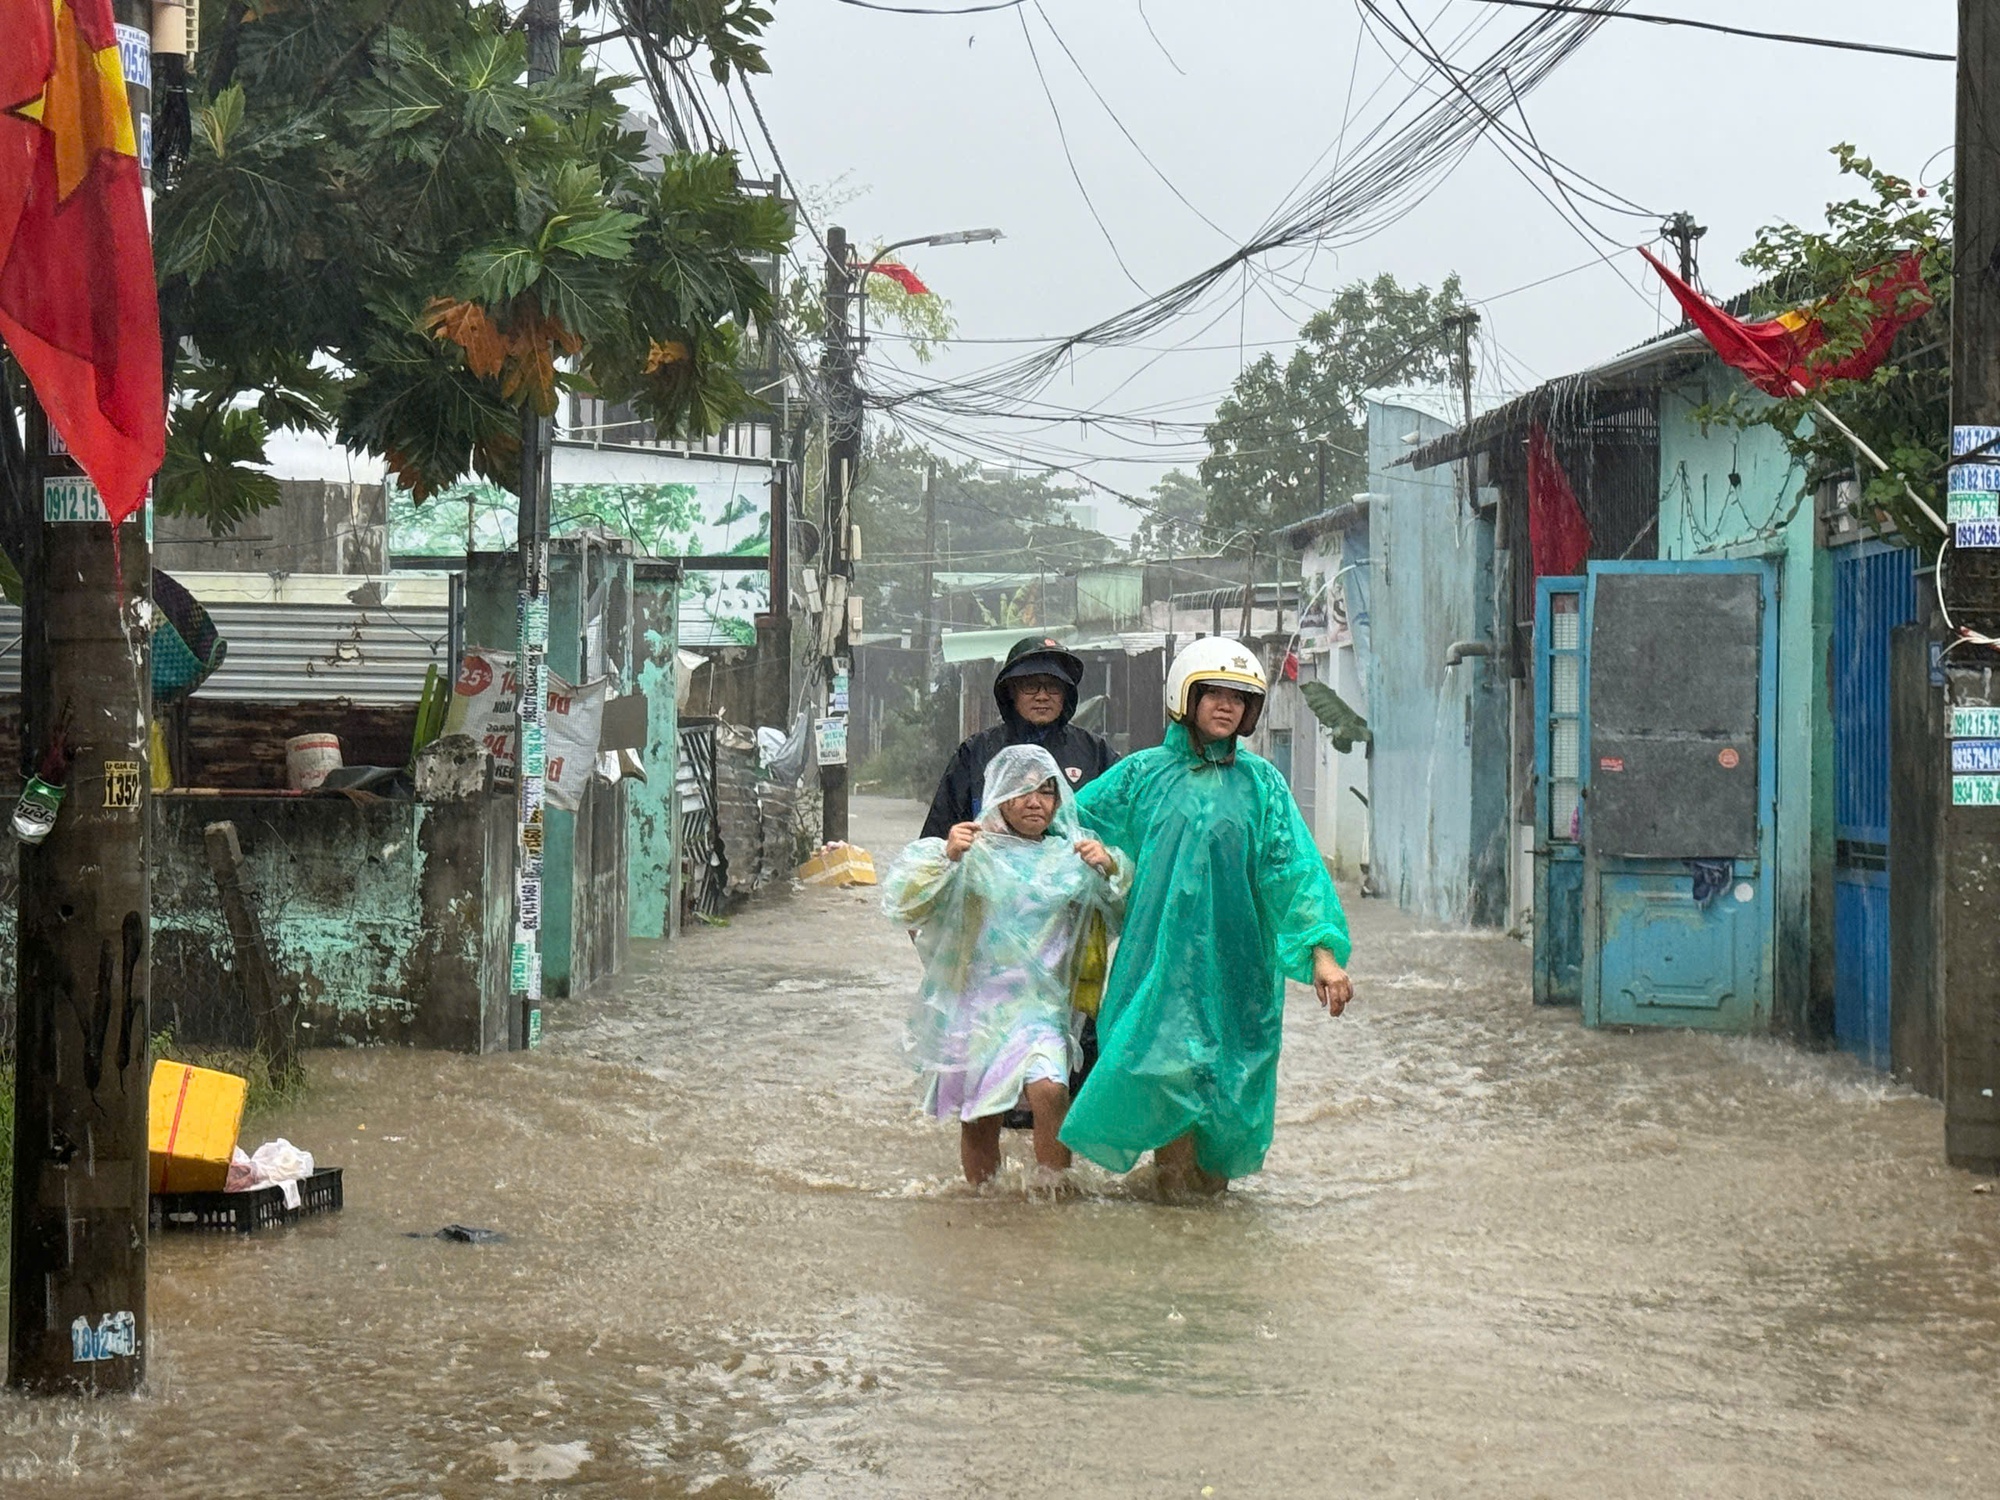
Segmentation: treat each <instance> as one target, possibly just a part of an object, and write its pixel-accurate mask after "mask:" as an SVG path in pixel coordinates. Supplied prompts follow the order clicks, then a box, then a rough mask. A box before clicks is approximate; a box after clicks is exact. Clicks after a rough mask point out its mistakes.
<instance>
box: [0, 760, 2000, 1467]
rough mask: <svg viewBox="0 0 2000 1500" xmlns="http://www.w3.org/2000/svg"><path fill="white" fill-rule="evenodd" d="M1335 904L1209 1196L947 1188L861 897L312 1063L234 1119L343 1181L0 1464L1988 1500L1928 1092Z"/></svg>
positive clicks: (647, 957) (861, 810)
mask: <svg viewBox="0 0 2000 1500" xmlns="http://www.w3.org/2000/svg"><path fill="white" fill-rule="evenodd" d="M856 818H857V830H856V831H857V837H858V838H860V839H862V840H863V841H864V842H869V843H870V844H871V846H872V847H873V848H874V849H875V851H876V855H877V859H878V862H882V861H885V860H886V858H887V857H888V855H889V854H890V853H891V852H892V851H893V849H894V848H895V847H896V845H897V844H898V843H899V842H900V841H901V840H902V839H903V838H907V837H909V836H910V835H911V834H912V833H913V831H914V829H915V826H916V822H917V819H918V809H917V808H916V807H915V806H914V805H911V804H901V803H888V802H881V801H872V802H871V801H869V800H867V799H858V800H857V803H856ZM1352 914H1353V918H1354V926H1355V936H1356V945H1355V958H1354V964H1353V971H1354V974H1355V978H1356V982H1357V987H1358V992H1359V998H1358V1000H1357V1002H1356V1004H1355V1006H1354V1007H1353V1008H1352V1009H1351V1010H1350V1012H1349V1015H1348V1017H1347V1018H1346V1019H1344V1020H1341V1021H1337V1022H1330V1021H1328V1020H1326V1019H1325V1018H1324V1017H1323V1016H1322V1015H1321V1014H1320V1013H1319V1011H1318V1009H1317V1007H1316V1006H1315V1005H1314V1004H1313V1003H1312V1000H1311V998H1310V996H1309V995H1308V994H1307V993H1306V992H1305V991H1303V990H1298V989H1294V991H1293V995H1292V1001H1291V1007H1290V1010H1289V1013H1288V1016H1287V1027H1288V1031H1287V1036H1286V1043H1285V1054H1284V1069H1283V1075H1282V1080H1281V1089H1280V1098H1279V1123H1278V1134H1277V1143H1276V1146H1275V1149H1274V1150H1273V1152H1272V1154H1271V1157H1270V1163H1269V1166H1268V1169H1267V1170H1266V1171H1265V1172H1264V1174H1263V1175H1262V1176H1260V1177H1257V1178H1254V1179H1251V1180H1249V1181H1247V1182H1245V1183H1242V1184H1239V1185H1238V1186H1237V1187H1235V1188H1233V1189H1232V1190H1231V1191H1230V1193H1229V1194H1228V1196H1227V1197H1226V1199H1225V1200H1224V1201H1222V1202H1220V1203H1219V1204H1216V1205H1212V1206H1203V1207H1167V1206H1163V1205H1160V1204H1158V1203H1155V1202H1153V1201H1150V1200H1149V1199H1148V1198H1147V1197H1146V1196H1145V1194H1144V1192H1143V1184H1138V1185H1133V1186H1128V1185H1126V1184H1124V1183H1121V1182H1119V1181H1117V1180H1115V1179H1111V1178H1109V1177H1107V1176H1105V1175H1104V1174H1102V1173H1099V1172H1097V1171H1096V1170H1095V1169H1094V1168H1090V1167H1087V1166H1086V1167H1084V1168H1082V1169H1080V1171H1079V1173H1078V1175H1079V1176H1080V1177H1081V1178H1082V1179H1083V1186H1084V1191H1083V1193H1082V1194H1081V1195H1080V1196H1079V1197H1078V1198H1077V1199H1075V1200H1073V1201H1067V1202H1061V1203H1050V1202H1047V1201H1042V1200H1038V1199H1036V1198H1035V1197H1033V1196H1031V1195H1030V1194H1029V1193H1028V1192H1027V1191H1026V1190H1025V1188H1024V1187H1023V1186H1022V1182H1023V1177H1022V1174H1021V1172H1020V1168H1019V1162H1020V1161H1021V1160H1022V1159H1023V1158H1024V1157H1025V1154H1026V1142H1025V1140H1024V1139H1019V1138H1015V1139H1011V1140H1010V1142H1009V1147H1008V1149H1009V1152H1010V1167H1009V1169H1008V1172H1007V1173H1006V1174H1005V1175H1004V1176H1003V1179H1002V1181H1001V1184H1000V1185H999V1186H998V1187H997V1188H996V1189H995V1190H992V1191H989V1192H988V1193H986V1194H984V1195H973V1194H971V1193H970V1192H969V1191H968V1190H967V1189H965V1188H964V1187H963V1186H961V1185H959V1183H958V1170H957V1142H956V1133H955V1132H953V1131H951V1130H950V1129H948V1128H945V1127H939V1126H935V1125H929V1124H926V1123H925V1122H923V1121H921V1120H920V1119H918V1118H917V1117H916V1115H915V1113H914V1108H913V1101H914V1098H915V1091H914V1087H913V1084H912V1082H911V1080H910V1078H909V1077H908V1076H907V1075H906V1074H905V1072H904V1070H903V1066H902V1064H901V1061H900V1057H899V1053H898V1048H897V1037H898V1033H899V1029H900V1025H901V1020H902V1016H903V1014H904V1010H905V1007H906V1005H907V1003H908V998H909V996H910V994H911V992H912V986H913V983H914V979H915V975H916V965H915V960H914V955H913V954H912V952H911V949H910V946H909V943H908V941H907V940H906V939H905V938H904V937H903V936H902V935H901V934H900V933H898V932H897V931H895V930H893V929H892V928H890V927H889V925H888V924H887V923H885V922H884V921H883V920H882V919H881V918H880V917H879V916H878V915H877V913H876V911H875V906H874V896H873V893H872V892H860V891H855V892H826V891H809V892H801V893H797V894H793V895H789V896H780V897H777V898H775V899H772V900H769V901H767V902H765V903H763V904H761V905H759V906H757V907H755V908H753V909H751V910H750V911H749V912H747V913H745V914H742V915H740V916H738V917H737V918H735V919H734V920H733V921H732V922H731V923H730V925H728V926H727V927H726V928H720V929H705V928H697V929H695V930H693V931H691V932H690V933H689V934H688V936H687V938H686V940H685V941H684V942H683V943H682V944H681V945H680V946H678V947H677V948H675V949H673V950H661V949H651V950H646V951H643V952H639V953H635V955H634V959H633V963H632V965H631V968H630V969H629V970H628V972H627V974H626V975H625V976H624V977H623V979H622V980H621V981H620V982H619V983H618V984H617V985H616V986H615V987H612V988H608V989H607V991H606V992H605V993H604V994H603V995H602V996H601V997H599V998H595V999H592V1000H589V1001H585V1002H581V1003H579V1004H576V1005H570V1006H564V1005H556V1006H553V1007H551V1010H550V1029H549V1036H548V1040H547V1044H546V1045H545V1047H544V1048H543V1049H542V1050H541V1051H539V1052H537V1053H533V1054H515V1055H511V1056H501V1057H490V1058H483V1059H481V1058H469V1057H458V1056H443V1055H437V1054H423V1053H410V1052H400V1051H366V1052H363V1051H349V1052H340V1053H329V1054H322V1055H319V1056H317V1057H315V1058H314V1060H313V1063H312V1079H313V1085H312V1090H311V1092H310V1094H309V1095H308V1097H307V1099H306V1101H305V1102H304V1103H303V1104H302V1105H300V1106H299V1107H298V1108H297V1110H296V1111H294V1112H293V1113H291V1114H289V1115H288V1116H287V1117H286V1118H285V1119H283V1120H282V1121H277V1122H262V1123H260V1125H259V1126H257V1127H253V1129H255V1128H267V1129H268V1133H270V1134H278V1133H283V1134H286V1135H288V1136H290V1137H291V1138H292V1139H293V1140H295V1141H298V1142H299V1143H300V1144H302V1145H305V1146H307V1147H308V1148H309V1149H312V1150H313V1151H315V1152H316V1153H317V1154H318V1155H319V1157H320V1159H321V1160H322V1161H323V1162H325V1163H327V1164H330V1165H339V1166H342V1167H344V1168H345V1169H346V1188H347V1203H348V1206H347V1208H346V1210H345V1212H344V1213H342V1214H339V1215H336V1216H333V1217H331V1218H328V1219H324V1220H319V1221H311V1222H307V1223H305V1224H303V1225H301V1226H300V1227H298V1228H296V1229H295V1230H292V1231H290V1232H284V1233H278V1234H275V1235H270V1236H267V1237H262V1238H254V1239H246V1240H242V1241H225V1240H219V1239H218V1240H198V1239H189V1238H172V1239H165V1240H157V1239H156V1240H155V1242H154V1253H153V1283H152V1340H153V1344H152V1367H151V1368H152V1391H151V1393H150V1394H149V1395H148V1396H146V1397H145V1398H143V1399H140V1400H137V1401H132V1402H123V1401H107V1402H104V1403H102V1404H100V1405H97V1406H93V1407H88V1408H84V1407H78V1406H75V1405H72V1404H43V1405H34V1406H31V1405H27V1404H24V1403H22V1402H20V1401H18V1400H15V1399H13V1398H6V1399H5V1400H4V1401H0V1495H5V1496H7V1497H10V1500H11V1497H15V1496H20V1497H29V1496H55V1495H85V1494H88V1495H91V1496H167V1497H174V1496H189V1497H193V1496H204V1497H212V1496H253V1495H256V1496H261V1495H266V1494H279V1493H282V1494H298V1495H310V1496H329V1497H331V1496H432V1495H435V1496H447V1497H460V1496H478V1495H488V1494H522V1495H535V1494H561V1495H579V1496H627V1495H654V1494H658V1495H669V1496H672V1495H705V1496H711V1497H717V1500H723V1497H749V1496H772V1497H821V1496H824V1497H835V1496H838V1497H851V1496H913V1497H914V1496H924V1497H935V1496H958V1495H965V1496H986V1495H1007V1496H1020V1497H1030V1496H1042V1495H1068V1494H1077V1495H1092V1496H1190V1497H1194V1496H1204V1495H1214V1496H1222V1497H1228V1496H1291V1495H1328V1496H1412V1497H1418V1496H1439V1495H1457V1494H1466V1495H1472V1494H1479V1495H1507V1496H1524V1497H1526V1496H1546V1497H1552V1500H1553V1497H1569V1496H1576V1497H1585V1496H1588V1497H1607V1496H1627V1495H1630V1496H1690V1497H1694V1496H1703V1497H1712V1496H1729V1497H1735V1496H1814V1497H1835V1496H1854V1497H1863V1496H1866V1497H1871V1500H1872V1497H1879V1496H1884V1495H1896V1496H1946V1495H1952V1496H1957V1495H1968V1496H1971V1495H1979V1496H1990V1495H1993V1494H1995V1493H2000V1379H1996V1375H1997V1374H2000V1196H1996V1195H1994V1194H1991V1193H1987V1192H1984V1191H1978V1190H1977V1189H1978V1188H1979V1187H1981V1186H1983V1184H1978V1183H1977V1182H1976V1180H1975V1179H1973V1178H1970V1177H1967V1176H1965V1175H1963V1174H1959V1173H1955V1172H1952V1171H1949V1170H1947V1169H1946V1168H1945V1167H1944V1166H1943V1165H1942V1146H1941V1134H1942V1116H1941V1113H1940V1111H1939V1109H1938V1108H1937V1107H1936V1106H1935V1105H1933V1104H1932V1103H1930V1102H1929V1101H1926V1100H1922V1099H1919V1098H1916V1097H1914V1096H1911V1095H1908V1094H1906V1093H1904V1092H1903V1091H1901V1090H1899V1089H1897V1088H1894V1087H1891V1086H1889V1085H1888V1084H1886V1083H1884V1082H1883V1081H1881V1080H1880V1079H1879V1078H1877V1077H1876V1076H1874V1075H1871V1074H1867V1073H1865V1072H1863V1071H1862V1070H1860V1069H1858V1068H1856V1067H1854V1066H1852V1065H1851V1064H1849V1063H1848V1062H1846V1061H1845V1060H1843V1059H1840V1058H1832V1057H1817V1056H1811V1055H1807V1054H1804V1053H1801V1052H1799V1051H1797V1050H1795V1049H1792V1048H1790V1047H1787V1046H1784V1045H1781V1044H1778V1043H1775V1042H1765V1041H1745V1040H1723V1039H1712V1038H1704V1037H1697V1036H1688V1035H1677V1034H1645V1035H1624V1034H1603V1033H1591V1032H1586V1031H1584V1030H1582V1029H1581V1027H1580V1026H1579V1025H1578V1023H1577V1018H1576V1016H1575V1014H1574V1013H1573V1012H1567V1011H1540V1012H1538V1011H1536V1010H1535V1009H1534V1008H1533V1007H1531V1006H1530V1004H1529V1003H1528V983H1527V952H1526V950H1525V948H1523V947H1522V946H1521V945H1519V944H1516V943H1513V942H1509V941H1507V940H1505V939H1502V938H1497V937H1490V936H1468V935H1463V934H1456V933H1438V932H1426V931H1419V930H1417V929H1416V928H1415V926H1414V925H1413V924H1412V923H1411V922H1410V921H1409V920H1407V919H1406V918H1403V917H1401V916H1400V915H1399V914H1397V913H1396V912H1394V911H1393V910H1390V909H1388V908H1386V907H1385V906H1384V905H1383V904H1382V903H1380V902H1366V903H1358V904H1356V905H1355V906H1354V908H1353V912H1352ZM453 1222H456V1223H461V1224H468V1225H478V1226H483V1227H491V1228H493V1229H497V1230H499V1231H501V1232H503V1233H504V1234H505V1235H506V1236H507V1239H506V1242H505V1243H502V1244H494V1245H466V1244H456V1243H447V1242H443V1241H440V1240H438V1239H435V1238H430V1237H421V1238H418V1237H410V1236H412V1235H413V1234H415V1235H426V1236H427V1234H428V1232H429V1231H432V1230H435V1229H436V1228H438V1227H439V1226H441V1225H444V1224H447V1223H453Z"/></svg>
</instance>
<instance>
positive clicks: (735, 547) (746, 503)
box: [389, 448, 771, 646]
mask: <svg viewBox="0 0 2000 1500" xmlns="http://www.w3.org/2000/svg"><path fill="white" fill-rule="evenodd" d="M588 456H589V455H588V454H587V453H586V457H588ZM645 457H646V459H647V462H646V463H645V464H644V465H643V468H644V469H645V470H650V471H652V472H653V473H654V474H655V475H656V476H659V475H666V476H671V477H653V478H624V477H613V476H611V475H599V476H587V477H580V478H575V479H571V478H566V477H565V470H571V471H576V470H587V469H588V468H589V467H590V465H589V464H588V463H586V462H584V461H582V460H577V459H569V460H568V461H565V459H566V458H567V455H566V453H565V451H564V450H563V449H561V448H558V450H557V460H558V462H557V466H556V482H555V492H554V499H553V504H552V506H551V511H550V524H549V530H550V533H551V535H554V536H565V535H570V534H573V533H576V532H581V531H610V532H613V533H615V534H617V535H619V536H622V537H625V538H626V539H627V540H629V541H630V542H632V544H633V545H634V546H635V547H636V548H637V549H638V551H639V554H640V555H641V556H644V557H682V558H694V557H699V558H707V559H718V560H719V559H729V558H739V557H740V558H742V559H743V562H744V566H743V568H742V569H741V570H737V569H732V568H729V567H726V566H725V567H720V568H701V569H694V568H690V569H689V570H688V571H687V573H686V574H685V575H684V576H683V578H682V580H681V586H680V636H681V644H682V645H684V646H728V645H749V644H751V643H753V642H754V641H755V640H756V638H757V632H756V623H755V622H756V617H757V616H758V615H760V614H767V613H769V612H770V608H771V575H770V562H769V559H770V555H771V470H770V469H769V468H768V467H766V466H763V465H757V464H725V463H717V462H712V461H704V460H698V459H679V458H676V457H674V456H672V455H658V456H654V455H646V456H645ZM627 467H630V468H633V469H635V470H636V469H638V468H640V467H642V466H640V465H636V464H634V465H628V466H627ZM517 528H518V521H517V510H516V505H515V498H514V495H513V494H512V493H511V492H510V491H508V490H505V489H502V488H501V487H500V486H499V485H496V484H486V483H468V484H459V485H454V486H452V487H451V488H450V489H448V490H445V491H444V492H443V493H441V494H438V495H436V496H434V497H432V498H431V499H429V500H427V501H425V502H424V503H423V504H422V505H418V504H417V503H416V502H415V501H414V500H413V499H411V497H410V496H409V494H408V493H407V492H400V491H393V490H392V491H391V493H390V499H389V551H390V553H391V555H392V556H394V557H397V558H408V559H417V558H424V557H439V558H444V557H451V558H459V557H463V556H464V555H465V553H466V551H467V550H468V548H469V549H470V550H472V551H477V552H505V551H511V550H512V549H513V548H514V546H515V545H516V543H517V540H518V530H517Z"/></svg>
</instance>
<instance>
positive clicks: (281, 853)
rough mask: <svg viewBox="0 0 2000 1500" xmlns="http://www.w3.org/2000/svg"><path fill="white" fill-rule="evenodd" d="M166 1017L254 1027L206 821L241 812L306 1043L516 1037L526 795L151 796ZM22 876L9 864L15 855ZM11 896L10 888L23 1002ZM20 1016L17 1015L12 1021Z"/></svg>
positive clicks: (195, 1029) (263, 909)
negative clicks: (518, 798)
mask: <svg viewBox="0 0 2000 1500" xmlns="http://www.w3.org/2000/svg"><path fill="white" fill-rule="evenodd" d="M152 819H153V827H152V858H153V932H152V942H153V952H152V984H153V1026H154V1029H156V1030H171V1031H172V1032H173V1033H174V1035H175V1038H176V1039H177V1040H179V1041H181V1042H183V1043H186V1044H188V1045H191V1046H230V1047H249V1046H251V1045H252V1044H253V1043H254V1042H255V1039H256V1030H255V1025H254V1021H253V1019H252V1016H251V1014H250V1009H249V1003H248V1000H247V998H246V997H245V995H244V993H243V988H242V986H241V984H240V983H239V982H238V980H237V978H236V974H235V957H234V952H235V950H234V946H233V944H232V943H231V941H230V937H229V929H228V926H227V924H226V923H225V922H224V920H223V915H222V909H221V904H220V900H219V898H218V896H217V894H216V889H215V880H214V876H213V874H212V872H211V870H210V868H209V863H208V852H207V846H206V843H205V841H204V837H203V831H204V830H205V829H206V828H207V826H208V825H209V824H210V823H214V822H219V821H222V820H225V819H226V820H228V821H230V822H233V823H234V824H235V825H236V831H237V837H238V839H239V840H240V842H241V844H242V846H243V853H244V859H245V864H244V878H245V881H246V883H247V884H248V886H249V888H250V890H251V892H252V899H253V903H254V906H255V908H256V911H257V913H258V916H259V919H260V920H261V922H262V923H263V926H264V933H265V937H266V940H267V941H268V943H269V945H270V949H271V958H272V962H273V963H274V965H275V966H276V968H277V970H278V972H279V975H280V978H281V980H288V981H290V982H292V983H294V984H295V985H296V986H297V993H298V996H299V1016H300V1020H301V1022H302V1028H303V1029H302V1030H301V1033H300V1039H301V1042H302V1044H303V1045H306V1046H334V1045H337V1044H342V1043H384V1042H386V1043H395V1044H400V1045H407V1046H419V1047H439V1048H448V1049H450V1050H453V1051H460V1052H482V1051H483V1052H493V1051H502V1050H505V1049H506V1048H507V1047H509V1046H510V1045H512V1044H513V1042H512V1030H511V1028H510V1027H509V1025H508V1015H507V1000H508V997H507V957H508V940H509V938H510V937H511V933H510V932H509V931H508V930H507V926H506V922H505V921H503V922H502V923H501V924H499V925H498V926H497V927H496V926H495V924H494V923H493V922H492V920H491V916H492V913H493V912H494V911H496V910H497V911H500V912H501V913H502V915H503V918H504V917H507V916H509V915H510V909H509V907H508V903H507V893H508V892H510V891H511V890H512V887H513V851H514V834H513V804H512V802H511V801H509V800H507V799H505V798H485V797H478V798H472V799H468V800H465V801H458V802H435V803H424V802H411V801H405V800H388V799H384V800H380V801H374V802H354V801H350V800H349V799H347V798H345V797H288V796H279V795H256V794H251V795H223V796H217V795H212V794H211V795H200V794H189V793H168V794H165V795H162V796H158V797H155V798H154V799H153V802H152ZM7 863H8V865H9V867H10V870H9V877H10V878H9V882H8V883H10V884H11V866H12V864H13V860H12V858H11V851H10V858H9V859H8V861H7ZM15 915H16V914H15V904H14V903H13V902H12V901H8V902H5V903H4V904H0V953H4V962H0V971H4V973H5V975H6V977H7V984H6V990H5V993H4V995H0V1011H4V1012H7V1013H9V1014H11V1011H12V1006H13V1000H14V994H13V983H12V976H13V969H14V937H15ZM0 1031H11V1027H0Z"/></svg>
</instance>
